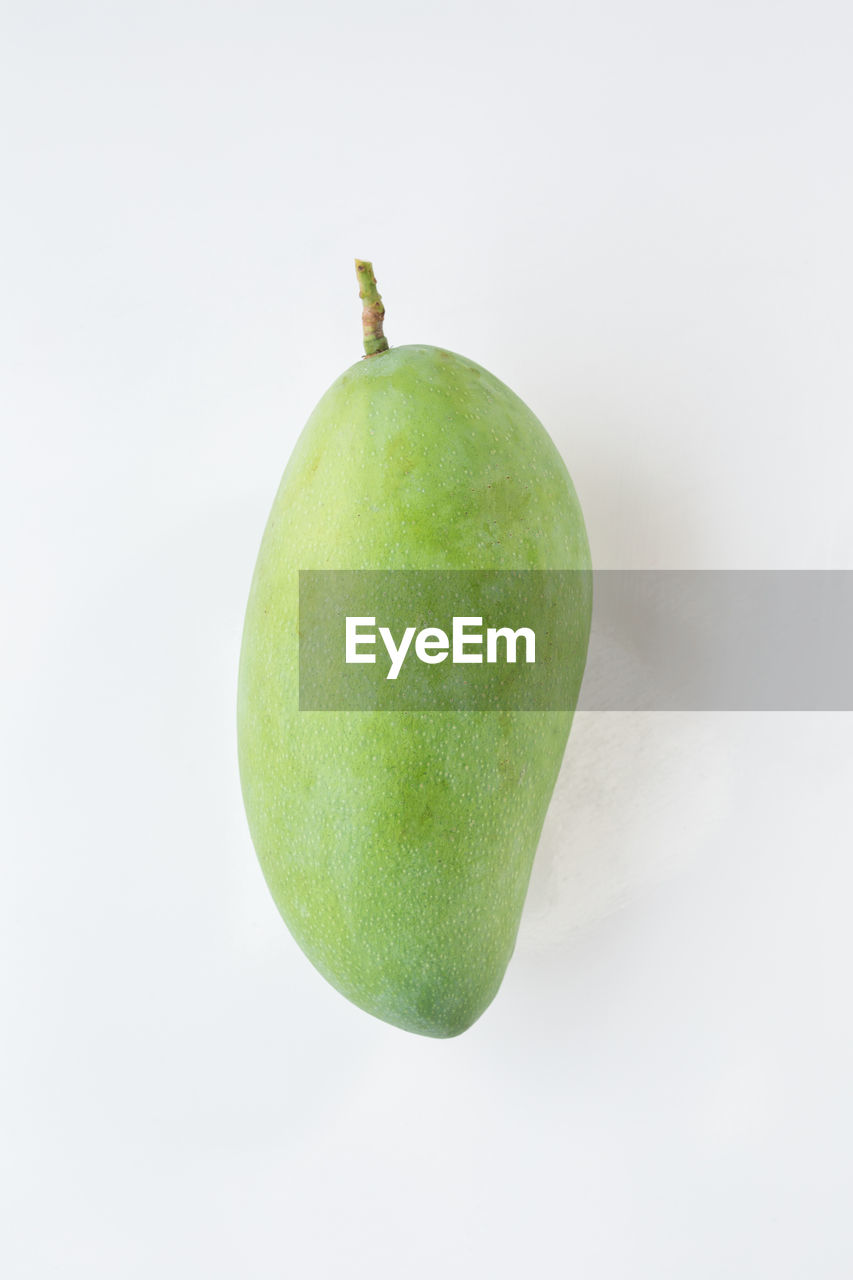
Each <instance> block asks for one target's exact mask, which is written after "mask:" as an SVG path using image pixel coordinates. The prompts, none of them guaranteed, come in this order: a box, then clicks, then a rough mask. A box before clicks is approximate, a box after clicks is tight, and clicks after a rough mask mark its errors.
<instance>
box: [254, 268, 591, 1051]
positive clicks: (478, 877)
mask: <svg viewBox="0 0 853 1280" xmlns="http://www.w3.org/2000/svg"><path fill="white" fill-rule="evenodd" d="M357 265H358V268H359V273H360V275H359V278H360V280H361V281H362V286H363V287H362V297H363V299H364V329H365V349H366V351H367V355H366V356H364V357H363V358H362V359H361V360H360V361H359V362H358V363H357V364H354V365H353V366H352V368H350V369H348V370H347V371H346V372H345V373H344V374H342V375H341V377H339V378H338V380H337V381H336V382H335V383H334V384H333V385H332V386H331V387H330V389H329V390H328V391H327V392H326V394H325V395H324V396H323V398H322V400H321V401H320V402H319V404H318V405H317V407H316V409H315V410H314V412H313V413H312V415H311V417H310V418H309V420H308V423H307V425H306V426H305V429H304V430H303V432H302V434H301V436H300V437H299V440H298V442H297V444H296V446H295V448H294V450H293V453H292V456H291V458H290V461H289V463H288V465H287V468H286V470H285V472H284V476H283V478H282V481H281V485H280V487H279V490H278V493H277V495H276V498H275V501H274V504H273V508H272V512H271V514H270V517H269V521H268V523H267V526H266V530H265V533H264V536H263V541H262V543H261V548H260V553H259V555H258V560H257V565H256V568H255V573H254V577H253V580H252V585H251V590H250V596H249V603H248V608H247V612H246V620H245V629H244V634H243V643H242V650H241V657H240V673H239V692H238V748H239V763H240V775H241V783H242V789H243V797H244V802H245V807H246V813H247V816H248V820H249V827H250V831H251V835H252V839H253V842H254V845H255V849H256V851H257V855H258V859H259V861H260V864H261V868H262V870H263V873H264V876H265V878H266V881H267V884H268V886H269V888H270V891H271V893H272V896H273V898H274V900H275V903H276V905H277V906H278V909H279V911H280V912H281V915H282V916H283V918H284V920H285V922H286V924H287V926H288V927H289V929H290V931H291V933H292V934H293V936H294V937H295V939H296V941H297V942H298V943H299V945H300V946H301V948H302V949H303V951H304V952H305V954H306V955H307V956H308V958H309V959H310V960H311V961H312V963H313V964H314V965H315V966H316V968H317V969H318V970H319V971H320V973H321V974H323V975H324V977H325V978H327V979H328V981H329V982H330V983H331V984H332V985H333V986H334V987H336V988H337V989H338V990H339V991H340V992H342V993H343V994H344V995H345V996H347V997H348V998H349V999H350V1000H352V1001H353V1002H354V1003H355V1004H356V1005H359V1006H360V1007H361V1008H362V1009H365V1010H367V1011H368V1012H369V1013H371V1014H374V1015H375V1016H376V1017H378V1018H382V1019H384V1020H385V1021H386V1022H390V1023H392V1024H394V1025H396V1026H398V1027H403V1028H405V1029H406V1030H408V1031H412V1032H417V1033H420V1034H422V1035H428V1036H438V1037H446V1036H454V1035H458V1034H459V1033H460V1032H462V1031H464V1030H466V1029H467V1028H468V1027H470V1026H471V1024H472V1023H473V1022H474V1021H475V1020H476V1019H477V1018H478V1017H479V1016H480V1014H481V1013H482V1012H483V1010H484V1009H486V1008H487V1006H488V1005H489V1004H490V1002H491V1001H492V999H493V997H494V996H495V994H496V992H497V990H498V987H499V986H500V983H501V980H502V978H503V975H504V972H505V970H506V967H507V964H508V962H509V959H510V956H511V955H512V951H513V948H514V946H515V939H516V934H517V931H518V925H519V920H520V917H521V911H522V907H523V904H524V898H525V894H526V891H527V885H528V881H529V877H530V871H531V867H532V863H533V858H534V854H535V852H536V846H537V844H538V841H539V836H540V833H541V830H542V824H543V822H544V819H545V813H546V810H547V808H548V804H549V801H550V798H551V793H552V790H553V787H554V784H555V782H556V779H557V774H558V772H559V769H560V764H561V761H562V758H563V754H564V751H565V747H566V742H567V739H568V735H569V730H570V727H571V722H572V715H573V711H574V705H575V702H576V699H577V692H578V690H577V688H575V689H574V694H573V696H574V701H573V702H572V704H571V707H570V708H569V709H561V710H556V711H550V710H547V711H518V710H500V709H498V710H493V711H464V710H444V711H426V712H417V711H409V710H380V711H371V710H366V711H300V709H299V570H304V569H362V570H363V569H421V570H423V569H429V570H436V569H441V570H453V569H490V570H493V569H570V570H585V571H588V570H589V569H590V555H589V546H588V542H587V535H586V530H585V527H584V521H583V515H582V512H581V508H580V504H579V502H578V499H577V496H576V494H575V490H574V487H573V485H572V481H571V479H570V477H569V474H568V472H567V471H566V468H565V466H564V464H563V461H562V459H561V457H560V455H559V453H558V451H557V449H556V447H555V445H554V444H553V442H552V440H551V439H550V437H549V436H548V434H547V432H546V431H545V428H544V427H543V426H542V424H541V423H540V422H539V421H538V419H537V418H536V417H535V416H534V415H533V413H532V412H531V411H530V410H529V409H528V408H527V407H526V405H525V404H524V403H523V402H522V401H521V400H520V399H519V398H518V397H517V396H516V395H515V394H514V393H513V392H512V391H510V390H509V388H508V387H506V386H504V384H503V383H501V382H499V381H498V379H497V378H495V377H493V376H492V375H491V374H490V373H487V372H486V370H485V369H483V368H481V367H480V366H479V365H477V364H475V363H474V362H473V361H471V360H467V359H465V358H464V357H462V356H459V355H454V354H453V353H451V352H449V351H445V350H443V349H441V348H438V347H432V346H404V347H397V348H391V349H389V348H388V346H387V342H386V341H385V339H384V335H383V334H382V323H381V322H382V315H383V309H382V306H381V300H380V299H379V295H378V293H377V291H376V288H375V281H374V279H373V275H372V269H371V268H370V264H369V263H359V264H357ZM581 577H582V581H583V582H584V583H585V584H586V585H585V586H583V587H582V588H581V594H580V605H579V612H580V619H579V625H578V628H577V639H576V641H575V645H576V648H577V650H578V652H577V659H578V663H577V666H578V672H579V673H582V671H583V665H584V662H585V658H586V648H587V642H588V636H589V624H590V615H591V607H592V602H591V585H589V584H590V581H591V580H590V575H589V573H588V572H586V573H584V574H583V575H581ZM579 682H580V674H579V675H578V680H577V684H579Z"/></svg>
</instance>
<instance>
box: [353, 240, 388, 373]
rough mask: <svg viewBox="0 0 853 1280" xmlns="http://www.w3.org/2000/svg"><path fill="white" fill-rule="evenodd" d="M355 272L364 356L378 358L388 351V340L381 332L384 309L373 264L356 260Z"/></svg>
mask: <svg viewBox="0 0 853 1280" xmlns="http://www.w3.org/2000/svg"><path fill="white" fill-rule="evenodd" d="M355 270H356V274H357V275H358V296H359V297H360V298H361V300H362V302H363V303H364V306H363V308H362V312H361V324H362V328H363V329H364V354H365V355H366V356H378V355H379V354H380V353H381V352H382V351H387V350H388V339H387V338H386V337H385V334H384V333H383V332H382V321H383V319H384V316H385V308H384V307H383V305H382V299H381V297H380V296H379V290H378V289H377V287H376V276H375V275H374V274H373V263H372V262H362V261H361V260H360V259H359V258H356V260H355Z"/></svg>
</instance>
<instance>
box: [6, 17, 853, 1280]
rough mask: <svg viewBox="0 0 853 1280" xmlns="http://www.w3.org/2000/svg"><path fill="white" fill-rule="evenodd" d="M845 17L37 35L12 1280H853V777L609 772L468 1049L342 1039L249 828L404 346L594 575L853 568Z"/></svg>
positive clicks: (75, 22)
mask: <svg viewBox="0 0 853 1280" xmlns="http://www.w3.org/2000/svg"><path fill="white" fill-rule="evenodd" d="M851 38H853V19H851V17H850V13H849V10H848V7H847V6H846V5H844V4H842V3H840V0H838V2H837V3H829V2H827V0H823V2H821V0H817V3H810V4H806V3H805V2H804V0H796V2H795V3H784V2H783V3H775V4H770V3H769V2H768V3H749V2H747V3H745V4H738V5H734V4H713V5H712V4H710V3H700V4H694V5H679V4H676V3H674V0H671V2H670V3H663V2H661V0H655V2H653V3H648V4H644V5H632V4H629V3H627V2H626V0H613V2H612V3H606V4H603V5H594V6H590V5H585V6H579V5H569V6H566V5H563V4H557V3H551V2H545V0H538V2H537V0H533V2H532V3H531V4H528V5H524V6H517V5H509V4H504V3H499V4H489V5H486V4H477V3H474V2H473V0H463V2H462V3H457V4H450V3H436V4H432V5H414V4H408V3H406V2H405V0H401V2H399V3H396V4H393V5H392V4H388V3H384V0H383V2H380V3H375V4H372V5H370V6H351V5H345V4H343V3H333V2H332V0H320V3H318V4H314V5H310V6H309V5H305V6H295V5H288V4H272V3H264V2H262V0H258V2H257V3H250V4H237V3H215V2H214V3H210V2H205V3H201V2H200V0H199V2H196V3H188V2H181V0H178V2H177V3H171V4H165V3H157V2H156V0H155V2H154V3H149V4H146V5H143V6H140V5H130V4H127V3H112V4H107V3H104V2H100V3H99V2H97V0H93V2H91V3H83V4H78V5H72V6H68V5H63V4H59V3H56V2H53V3H48V2H47V0H42V2H39V0H36V2H35V3H30V4H26V5H25V4H14V3H13V4H9V5H7V6H5V8H4V10H3V14H2V17H0V116H1V117H2V120H3V126H2V131H1V132H0V160H2V164H0V174H2V185H3V198H2V212H0V222H1V223H2V228H3V234H2V236H0V279H2V289H0V299H2V301H1V302H0V328H1V329H2V332H0V379H2V381H0V424H2V447H3V466H2V469H0V485H2V493H1V494H0V524H2V546H3V555H2V575H3V576H2V600H3V607H2V619H3V620H2V626H0V644H2V655H3V671H4V680H3V695H2V697H3V706H2V739H0V749H2V761H0V764H2V770H1V771H0V777H2V784H3V803H2V806H0V847H2V850H3V867H4V891H3V893H2V896H0V946H1V947H2V968H1V969H0V975H2V976H0V988H1V989H2V1008H0V1028H2V1040H3V1045H2V1081H3V1087H2V1092H0V1130H1V1131H2V1132H1V1135H0V1136H2V1140H0V1193H1V1194H2V1206H3V1212H2V1215H0V1219H2V1220H1V1221H0V1269H1V1270H2V1272H3V1274H4V1275H6V1276H9V1277H10V1278H14V1280H18V1277H27V1278H29V1277H35V1278H37V1280H42V1278H43V1277H53V1276H62V1277H78V1276H79V1277H86V1280H100V1278H101V1277H105V1278H106V1277H110V1278H112V1277H116V1276H121V1277H122V1278H123V1280H124V1278H127V1280H135V1278H136V1277H140V1278H142V1277H145V1278H146V1280H147V1278H148V1277H150V1276H152V1275H157V1276H161V1277H164V1278H169V1280H171V1278H172V1277H175V1278H176V1280H177V1278H178V1277H180V1278H181V1280H183V1278H184V1277H186V1276H189V1275H199V1276H205V1277H207V1278H209V1280H219V1278H220V1277H222V1278H226V1277H227V1278H230V1277H241V1278H242V1277H247V1276H248V1277H258V1278H260V1277H280V1276H284V1275H294V1276H305V1277H311V1280H325V1278H326V1277H329V1278H330V1280H331V1278H332V1277H339V1276H347V1277H350V1276H351V1277H357V1278H359V1280H360V1278H361V1277H371V1278H375V1280H380V1278H381V1280H384V1278H385V1277H388V1278H390V1277H395V1278H396V1277H397V1276H400V1275H405V1276H408V1277H412V1278H413V1280H421V1278H422V1277H423V1278H426V1277H433V1276H435V1275H442V1276H448V1277H454V1280H455V1278H456V1277H468V1276H472V1275H475V1276H476V1275H483V1276H494V1277H500V1278H501V1280H502V1278H503V1277H514V1276H516V1275H525V1276H535V1277H538V1276H542V1277H546V1276H552V1275H578V1276H583V1277H585V1280H623V1278H626V1277H630V1278H631V1280H647V1278H648V1280H669V1278H670V1277H672V1278H673V1280H683V1278H684V1277H686V1276H689V1277H690V1278H691V1280H712V1278H713V1280H716V1278H717V1277H719V1276H721V1275H726V1276H727V1277H733V1278H734V1277H737V1278H741V1277H744V1278H746V1277H749V1278H750V1280H752V1278H753V1277H765V1276H772V1277H773V1278H774V1280H787V1278H788V1277H790V1278H792V1280H793V1277H801V1276H804V1275H808V1276H810V1277H819V1278H820V1280H842V1278H844V1280H846V1278H847V1277H849V1276H850V1274H851V1272H853V1241H851V1232H850V1227H849V1189H850V1185H851V1179H853V1160H851V1141H853V1104H851V1091H850V1080H851V1071H853V1036H851V1012H850V1009H851V1001H850V974H851V972H853V932H851V930H850V927H849V905H848V904H849V901H850V898H851V891H853V872H851V862H850V853H851V847H853V839H851V837H853V819H851V813H850V795H851V787H853V726H851V717H850V716H849V715H844V714H835V715H828V714H827V715H808V714H796V715H795V714H788V713H776V714H772V715H763V716H762V715H742V714H739V715H733V714H728V715H725V714H715V715H711V714H704V715H700V714H692V715H689V714H679V715H663V714H651V713H645V714H627V713H623V714H617V713H606V714H601V713H600V714H596V713H592V712H589V713H586V714H584V715H580V716H579V717H578V719H577V722H576V725H575V728H574V730H573V733H572V738H571V740H570V744H569V750H568V753H567V757H566V762H565V767H564V770H563V774H562V777H561V780H560V783H559V785H558V789H557V793H556V795H555V798H554V802H553V805H552V809H551V812H550V813H549V817H548V820H547V823H546V829H545V833H544V835H543V840H542V845H541V848H540V851H539V856H538V858H537V863H536V867H535V870H534V875H533V881H532V884H531V889H530V896H529V900H528V906H527V909H526V913H525V919H524V922H523V925H522V932H521V935H520V938H519V943H518V947H517V951H516V955H515V958H514V960H513V962H512V964H511V966H510V970H509V972H508V975H507V978H506V981H505V984H504V987H503V989H502V991H501V993H500V994H499V996H498V998H497V1000H496V1001H495V1003H494V1004H493V1006H492V1007H491V1008H490V1009H489V1011H488V1012H487V1013H486V1014H485V1015H484V1017H483V1018H482V1020H481V1021H480V1022H479V1023H477V1024H476V1025H475V1027H474V1028H472V1030H471V1031H469V1032H468V1033H466V1034H465V1035H464V1036H462V1037H461V1038H459V1039H458V1040H453V1041H448V1042H433V1041H428V1040H423V1039H420V1038H417V1037H412V1036H408V1035H406V1034H405V1033H403V1032H400V1031H397V1030H395V1029H393V1028H391V1027H387V1026H384V1025H383V1024H381V1023H379V1022H376V1021H374V1020H372V1019H370V1018H369V1017H368V1016H367V1015H365V1014H362V1013H360V1012H359V1011H358V1010H356V1009H354V1008H353V1007H351V1006H350V1005H348V1004H347V1003H346V1002H345V1001H344V1000H343V999H342V998H341V997H340V996H338V995H337V994H336V993H335V992H334V991H332V990H331V988H329V987H328V986H327V985H326V984H325V983H324V982H323V980H322V979H321V978H319V977H318V975H317V974H316V973H315V972H314V971H313V969H312V968H311V966H310V965H309V964H308V962H307V961H306V960H305V959H304V957H303V956H302V955H301V953H300V951H299V950H298V948H297V947H296V945H295V943H294V942H293V941H292V940H291V939H290V937H289V935H288V934H287V932H286V930H285V928H284V926H283V924H282V923H281V922H280V920H279V918H278V916H277V914H276V911H275V908H274V906H273V904H272V901H271V899H270V898H269V895H268V893H267V891H266V888H265V886H264V884H263V881H262V878H261V874H260V871H259V869H258V867H257V864H256V861H255V856H254V853H253V850H252V847H251V843H250V840H249V836H248V832H247V829H246V823H245V819H244V816H243V812H242V805H241V799H240V792H239V783H238V777H237V765H236V748H235V732H234V701H235V689H236V666H237V655H238V648H239V638H240V628H241V624H242V612H243V608H244V605H245V600H246V595H247V591H248V585H249V579H250V576H251V571H252V567H253V563H254V557H255V553H256V551H257V546H258V543H259V540H260V535H261V532H262V529H263V525H264V522H265V519H266V515H267V512H268V509H269V506H270V504H271V502H272V498H273V495H274V492H275V489H276V487H277V484H278V480H279V477H280V474H281V471H282V470H283V467H284V464H285V462H286V460H287V457H288V455H289V452H290V450H291V448H292V446H293V443H294V441H295V439H296V436H297V434H298V432H299V430H300V428H301V426H302V425H303V423H304V421H305V419H306V418H307V416H308V414H309V412H310V410H311V408H312V407H313V405H314V403H315V402H316V401H317V399H318V398H319V396H320V395H321V394H322V392H323V391H324V390H325V389H326V387H327V386H328V385H329V383H330V382H331V381H332V380H333V379H334V378H335V377H337V375H338V374H339V373H340V372H342V371H343V369H344V368H346V367H347V366H348V365H349V364H351V363H353V362H354V361H355V360H357V359H358V357H359V353H360V328H359V308H358V299H357V293H356V285H355V275H354V271H353V266H352V260H353V258H354V257H355V256H360V257H366V258H370V259H372V260H373V261H374V263H375V266H376V271H377V276H378V279H379V285H380V288H381V290H382V293H383V296H384V299H385V303H386V307H387V323H386V331H387V333H388V336H389V338H390V341H391V342H392V344H400V343H404V342H428V343H436V344H440V345H443V346H446V347H449V348H450V349H452V350H457V351H460V352H461V353H463V354H464V355H467V356H470V357H471V358H473V359H475V360H477V361H478V362H480V363H481V364H483V365H485V366H486V367H487V368H488V369H490V370H491V371H492V372H494V373H495V374H496V375H497V376H498V377H500V378H502V379H503V380H504V381H506V382H508V383H509V385H510V386H512V387H513V389H514V390H516V391H517V392H518V393H519V394H520V395H521V396H522V398H523V399H524V400H526V401H527V403H528V404H529V405H530V406H531V408H532V409H533V410H534V412H536V413H537V414H538V415H539V417H540V418H541V419H542V420H543V422H544V423H545V424H546V426H547V427H548V429H549V430H550V431H551V433H552V435H553V436H554V438H555V440H556V442H557V443H558V445H559V447H560V449H561V451H562V453H563V456H564V458H565V460H566V463H567V465H568V467H569V469H570V471H571V473H572V475H573V478H574V481H575V484H576V487H577V490H578V493H579V495H580V498H581V501H582V503H583V506H584V511H585V514H586V517H587V523H588V528H589V534H590V541H591V544H592V551H593V558H594V562H595V564H596V566H597V567H598V568H696V569H702V568H725V569H738V568H767V569H785V568H795V569H804V568H833V569H848V570H849V569H853V502H851V487H850V485H851V481H850V477H851V472H853V432H851V415H853V375H851V362H850V351H851V349H853V310H851V305H850V299H851V297H853V249H851V235H850V227H851V226H853V167H851V164H850V162H849V151H850V147H849V140H850V132H851V123H853V93H851V79H850V47H851Z"/></svg>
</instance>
